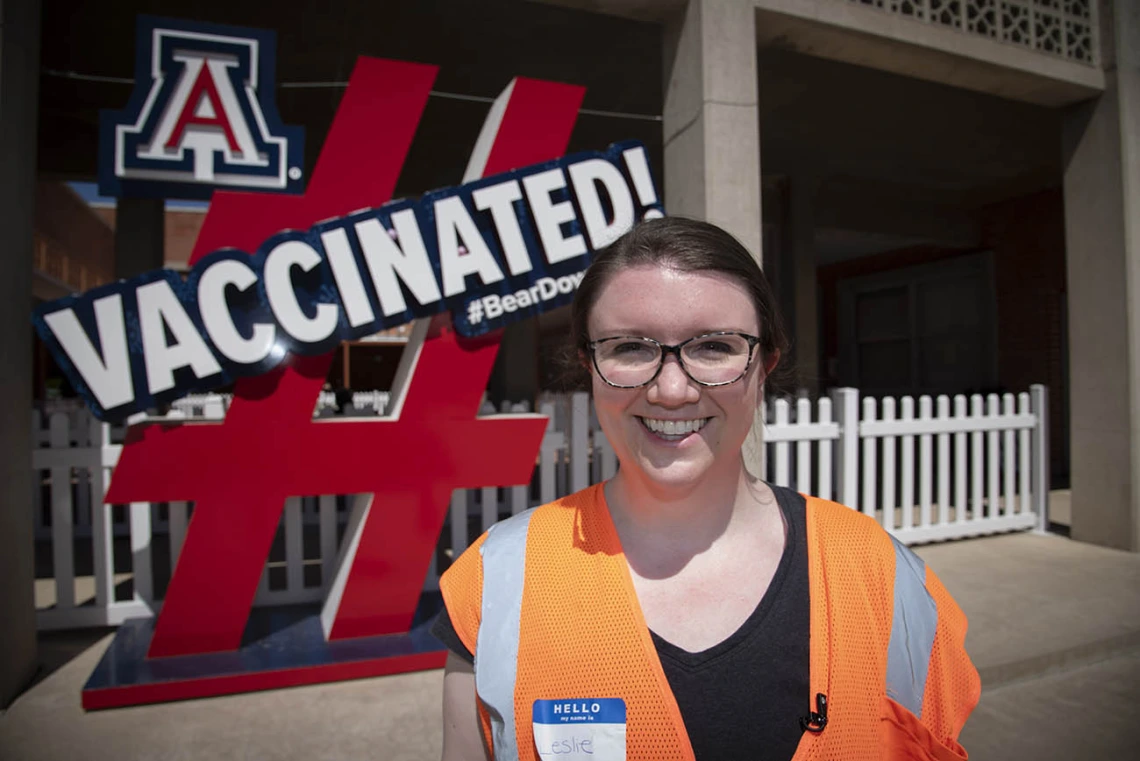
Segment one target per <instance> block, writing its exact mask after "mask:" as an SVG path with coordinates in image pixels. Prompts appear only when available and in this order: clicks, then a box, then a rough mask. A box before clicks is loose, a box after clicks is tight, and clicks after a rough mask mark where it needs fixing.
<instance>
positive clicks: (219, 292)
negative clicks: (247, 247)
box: [198, 259, 276, 365]
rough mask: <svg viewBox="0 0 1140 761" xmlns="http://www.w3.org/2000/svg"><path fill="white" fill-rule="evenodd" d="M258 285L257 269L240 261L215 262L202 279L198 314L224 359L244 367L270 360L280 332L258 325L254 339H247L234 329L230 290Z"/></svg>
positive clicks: (268, 325)
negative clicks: (274, 342) (227, 291)
mask: <svg viewBox="0 0 1140 761" xmlns="http://www.w3.org/2000/svg"><path fill="white" fill-rule="evenodd" d="M256 282H257V273H255V272H254V271H253V268H252V267H250V266H249V265H248V264H246V263H245V262H241V261H238V260H236V259H222V260H220V261H217V262H214V263H213V264H211V265H210V266H209V268H207V269H206V271H205V272H203V273H202V276H201V277H200V278H199V279H198V313H199V314H201V315H202V324H203V325H204V326H205V328H206V333H207V334H208V335H209V336H210V340H211V341H213V343H214V346H215V347H216V348H217V350H218V351H219V352H221V354H222V356H223V357H225V358H226V359H228V360H230V361H231V362H237V363H238V364H242V365H253V364H256V363H258V362H260V361H261V360H263V359H265V358H266V357H267V356H269V352H270V350H271V349H272V348H273V340H274V337H275V334H276V329H275V328H274V326H273V325H271V324H266V323H258V324H256V325H254V326H253V335H252V336H250V337H249V338H245V337H244V336H243V335H242V334H241V333H240V332H239V331H238V329H237V326H236V325H234V318H233V315H232V314H231V313H230V305H229V304H228V303H227V302H226V288H227V287H228V286H231V285H232V286H236V287H237V289H238V290H239V291H244V290H246V289H248V288H249V287H250V286H252V285H253V284H254V283H256Z"/></svg>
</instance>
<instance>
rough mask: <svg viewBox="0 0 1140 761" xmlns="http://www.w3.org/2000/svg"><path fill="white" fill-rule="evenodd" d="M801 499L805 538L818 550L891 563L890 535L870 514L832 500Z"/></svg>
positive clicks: (810, 497) (855, 558)
mask: <svg viewBox="0 0 1140 761" xmlns="http://www.w3.org/2000/svg"><path fill="white" fill-rule="evenodd" d="M805 498H806V501H807V520H808V536H809V540H811V539H813V538H814V541H815V543H816V544H817V546H818V547H819V549H820V550H821V551H824V552H828V553H829V554H830V555H843V556H846V557H847V558H849V559H851V560H860V561H862V562H872V563H875V564H876V565H878V564H881V563H882V562H884V561H886V560H887V559H888V558H889V559H890V560H891V562H893V559H894V551H893V549H892V545H893V542H892V539H891V535H890V534H889V533H888V532H887V531H886V529H884V528H883V527H882V526H881V525H880V524H879V522H878V521H877V520H875V519H874V518H873V517H872V516H870V515H867V514H866V513H861V512H859V511H858V510H855V509H854V508H851V507H848V506H847V505H844V504H841V503H839V502H834V501H832V500H827V499H822V498H820V497H812V496H807V495H805Z"/></svg>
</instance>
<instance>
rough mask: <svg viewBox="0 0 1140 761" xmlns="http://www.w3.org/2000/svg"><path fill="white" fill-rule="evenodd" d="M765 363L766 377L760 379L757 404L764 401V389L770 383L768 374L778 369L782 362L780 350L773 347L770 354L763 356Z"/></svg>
mask: <svg viewBox="0 0 1140 761" xmlns="http://www.w3.org/2000/svg"><path fill="white" fill-rule="evenodd" d="M763 364H764V377H763V378H761V379H760V388H759V389H757V391H756V396H757V399H756V402H757V404H763V403H764V389H765V388H766V387H767V385H768V376H769V375H771V374H772V371H773V370H775V369H776V365H778V364H780V350H779V349H773V350H772V351H771V353H770V354H768V355H767V356H765V357H764V358H763Z"/></svg>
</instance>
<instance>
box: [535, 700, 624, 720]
mask: <svg viewBox="0 0 1140 761" xmlns="http://www.w3.org/2000/svg"><path fill="white" fill-rule="evenodd" d="M531 721H533V722H534V723H535V724H577V723H580V722H581V723H594V722H596V723H599V724H625V701H624V700H622V699H621V698H574V699H571V700H536V701H534V708H533V710H532V718H531Z"/></svg>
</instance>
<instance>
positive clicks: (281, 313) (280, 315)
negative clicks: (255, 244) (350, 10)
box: [262, 240, 337, 343]
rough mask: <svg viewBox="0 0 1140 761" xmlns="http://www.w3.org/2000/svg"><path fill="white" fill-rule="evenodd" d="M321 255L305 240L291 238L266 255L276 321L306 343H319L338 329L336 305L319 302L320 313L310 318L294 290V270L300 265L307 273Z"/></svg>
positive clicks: (267, 280) (267, 287) (267, 290)
mask: <svg viewBox="0 0 1140 761" xmlns="http://www.w3.org/2000/svg"><path fill="white" fill-rule="evenodd" d="M320 263H321V255H320V254H318V253H317V252H316V251H315V250H314V249H313V247H312V246H310V245H309V244H308V243H305V242H304V241H299V240H289V241H285V242H284V243H280V244H278V245H277V246H276V247H274V249H273V250H272V251H270V252H269V254H268V255H267V256H266V257H265V271H264V274H263V275H262V277H263V278H264V280H265V295H266V297H267V298H268V299H269V307H270V309H272V310H273V316H274V317H275V318H276V319H277V324H278V325H280V326H281V327H282V329H284V331H285V332H286V333H288V334H289V335H291V336H293V338H295V339H297V340H298V341H302V342H304V343H317V342H318V341H323V340H325V339H326V338H328V337H329V336H331V335H332V333H333V331H334V330H336V323H337V307H336V306H335V305H333V304H318V305H317V313H316V314H315V315H314V316H312V317H309V316H308V315H306V314H305V311H304V310H303V309H302V308H301V304H300V302H299V301H297V292H296V291H295V290H294V289H293V277H292V272H293V268H294V267H300V268H301V271H302V272H308V271H310V270H311V269H313V267H316V266H319V265H320Z"/></svg>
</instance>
